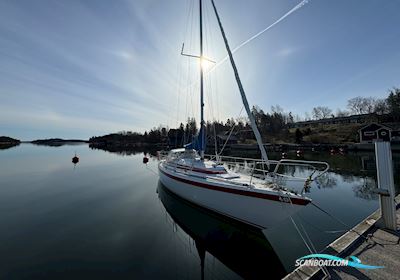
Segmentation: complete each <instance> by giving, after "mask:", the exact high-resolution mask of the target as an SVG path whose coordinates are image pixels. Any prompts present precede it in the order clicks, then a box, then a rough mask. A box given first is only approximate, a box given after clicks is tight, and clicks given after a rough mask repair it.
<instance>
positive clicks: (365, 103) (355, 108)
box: [347, 96, 380, 115]
mask: <svg viewBox="0 0 400 280" xmlns="http://www.w3.org/2000/svg"><path fill="white" fill-rule="evenodd" d="M379 102H380V101H379V99H376V98H374V97H361V96H357V97H354V98H352V99H350V100H349V101H347V108H348V109H349V110H350V111H351V112H352V113H353V114H358V115H359V114H371V113H375V112H376V106H377V104H378V103H379Z"/></svg>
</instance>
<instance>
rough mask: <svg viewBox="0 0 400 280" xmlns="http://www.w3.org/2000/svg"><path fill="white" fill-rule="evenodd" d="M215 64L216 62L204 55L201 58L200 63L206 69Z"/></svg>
mask: <svg viewBox="0 0 400 280" xmlns="http://www.w3.org/2000/svg"><path fill="white" fill-rule="evenodd" d="M213 64H214V63H213V62H212V61H210V60H209V59H208V58H206V57H204V56H203V57H201V58H200V65H201V68H202V69H203V70H204V71H207V70H208V69H210V68H211V67H212V66H213Z"/></svg>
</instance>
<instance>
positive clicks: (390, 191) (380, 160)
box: [375, 141, 397, 230]
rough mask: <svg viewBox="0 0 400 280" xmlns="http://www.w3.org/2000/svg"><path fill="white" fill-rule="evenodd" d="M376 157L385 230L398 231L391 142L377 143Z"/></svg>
mask: <svg viewBox="0 0 400 280" xmlns="http://www.w3.org/2000/svg"><path fill="white" fill-rule="evenodd" d="M375 157H376V172H377V175H378V194H379V197H380V205H381V213H382V218H383V223H384V226H385V228H387V229H390V230H396V229H397V222H396V205H395V201H394V196H395V192H394V179H393V162H392V150H391V147H390V142H382V141H377V142H375Z"/></svg>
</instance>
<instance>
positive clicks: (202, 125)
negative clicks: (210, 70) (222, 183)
mask: <svg viewBox="0 0 400 280" xmlns="http://www.w3.org/2000/svg"><path fill="white" fill-rule="evenodd" d="M202 2H203V1H202V0H199V13H200V143H201V144H200V157H201V159H202V160H203V159H204V146H205V137H204V136H205V135H204V94H203V79H204V78H203V66H202V59H203V15H202V6H203V5H202V4H203V3H202Z"/></svg>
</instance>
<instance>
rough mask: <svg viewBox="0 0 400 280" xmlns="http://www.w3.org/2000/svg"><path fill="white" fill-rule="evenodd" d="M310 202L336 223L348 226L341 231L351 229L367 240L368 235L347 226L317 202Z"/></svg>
mask: <svg viewBox="0 0 400 280" xmlns="http://www.w3.org/2000/svg"><path fill="white" fill-rule="evenodd" d="M311 204H312V205H313V206H314V207H315V208H317V209H318V210H320V211H321V212H323V213H325V214H326V215H328V216H329V217H330V218H332V219H333V220H335V221H337V222H338V223H340V224H342V225H343V226H345V227H346V228H348V229H347V230H342V231H351V232H354V233H356V234H357V235H358V236H360V237H362V238H364V239H365V240H368V236H365V235H363V234H361V233H359V232H358V231H356V230H354V229H353V228H351V226H349V225H348V224H346V223H345V222H343V221H342V220H340V219H338V218H336V217H335V216H333V215H332V214H331V213H329V212H327V211H326V210H324V209H322V208H321V207H319V206H318V205H317V204H315V203H314V202H311Z"/></svg>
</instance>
